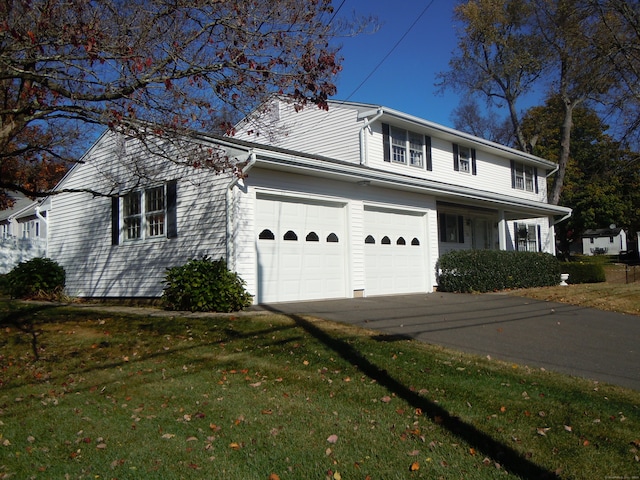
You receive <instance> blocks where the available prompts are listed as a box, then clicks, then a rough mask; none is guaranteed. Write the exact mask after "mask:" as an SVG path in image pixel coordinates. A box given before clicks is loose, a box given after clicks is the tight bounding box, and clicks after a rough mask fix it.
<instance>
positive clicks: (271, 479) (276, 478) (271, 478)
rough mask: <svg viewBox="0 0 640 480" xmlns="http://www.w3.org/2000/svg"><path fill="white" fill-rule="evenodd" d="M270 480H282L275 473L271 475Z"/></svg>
mask: <svg viewBox="0 0 640 480" xmlns="http://www.w3.org/2000/svg"><path fill="white" fill-rule="evenodd" d="M268 480H280V477H279V476H278V475H276V474H275V473H272V474H271V475H269V479H268Z"/></svg>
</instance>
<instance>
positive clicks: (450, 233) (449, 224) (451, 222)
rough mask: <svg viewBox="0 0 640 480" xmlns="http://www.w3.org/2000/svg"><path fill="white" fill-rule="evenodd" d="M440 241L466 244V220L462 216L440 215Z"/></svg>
mask: <svg viewBox="0 0 640 480" xmlns="http://www.w3.org/2000/svg"><path fill="white" fill-rule="evenodd" d="M440 241H441V242H445V243H464V218H463V217H462V215H453V214H450V213H441V214H440Z"/></svg>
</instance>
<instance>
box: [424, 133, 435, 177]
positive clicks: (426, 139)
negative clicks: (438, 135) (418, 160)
mask: <svg viewBox="0 0 640 480" xmlns="http://www.w3.org/2000/svg"><path fill="white" fill-rule="evenodd" d="M424 148H425V149H426V150H427V170H428V171H432V170H433V161H432V160H431V137H429V136H425V137H424Z"/></svg>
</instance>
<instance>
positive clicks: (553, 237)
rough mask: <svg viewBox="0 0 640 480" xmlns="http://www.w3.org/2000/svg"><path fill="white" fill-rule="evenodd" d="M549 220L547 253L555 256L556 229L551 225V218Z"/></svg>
mask: <svg viewBox="0 0 640 480" xmlns="http://www.w3.org/2000/svg"><path fill="white" fill-rule="evenodd" d="M548 220H549V244H550V245H549V253H550V254H551V255H553V256H555V255H556V227H555V225H554V223H553V216H549V217H548Z"/></svg>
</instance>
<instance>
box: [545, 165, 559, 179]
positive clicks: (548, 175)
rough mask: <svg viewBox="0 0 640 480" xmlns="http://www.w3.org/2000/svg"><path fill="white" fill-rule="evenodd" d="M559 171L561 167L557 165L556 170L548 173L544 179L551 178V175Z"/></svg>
mask: <svg viewBox="0 0 640 480" xmlns="http://www.w3.org/2000/svg"><path fill="white" fill-rule="evenodd" d="M558 170H560V165H556V166H555V168H554V169H553V170H551V171H550V172H549V173H547V174H546V175H545V176H544V178H549V177H550V176H551V175H553V174H554V173H556V172H557V171H558Z"/></svg>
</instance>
